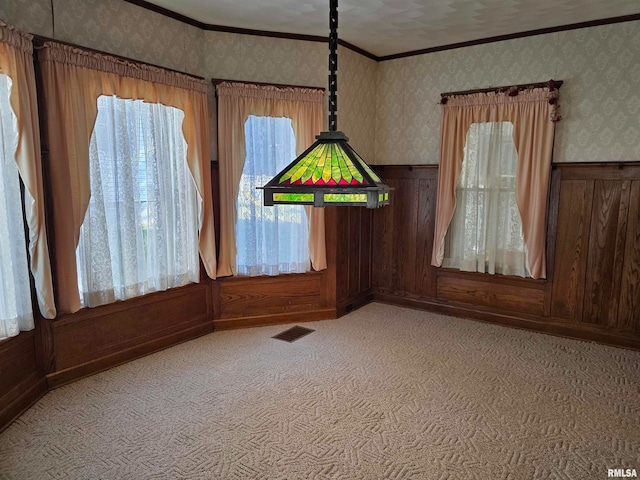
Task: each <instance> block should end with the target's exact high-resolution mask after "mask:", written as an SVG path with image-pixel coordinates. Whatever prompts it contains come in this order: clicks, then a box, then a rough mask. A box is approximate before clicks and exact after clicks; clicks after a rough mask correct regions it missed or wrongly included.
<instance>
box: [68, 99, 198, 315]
mask: <svg viewBox="0 0 640 480" xmlns="http://www.w3.org/2000/svg"><path fill="white" fill-rule="evenodd" d="M183 118H184V112H183V111H182V110H179V109H177V108H174V107H167V106H164V105H160V104H152V103H146V102H143V101H140V100H135V101H134V100H125V99H121V98H117V97H115V96H101V97H99V98H98V117H97V119H96V123H95V128H94V130H93V134H92V136H91V143H90V151H89V157H90V182H91V199H90V202H89V208H88V209H87V213H86V216H85V219H84V223H83V224H82V228H81V229H80V241H79V243H78V248H77V251H76V258H77V264H78V286H79V289H80V298H81V302H82V305H83V306H90V307H93V306H97V305H103V304H106V303H110V302H113V301H115V300H124V299H127V298H132V297H136V296H139V295H143V294H145V293H148V292H153V291H158V290H166V289H167V288H171V287H177V286H181V285H185V284H187V283H190V282H198V281H199V278H200V264H199V260H198V258H199V257H198V225H199V215H200V212H201V209H200V198H199V196H198V194H197V191H196V188H195V184H194V181H193V177H192V176H191V173H190V171H189V168H188V165H187V160H186V150H187V144H186V142H185V139H184V136H183V133H182V121H183Z"/></svg>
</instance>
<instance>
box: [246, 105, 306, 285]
mask: <svg viewBox="0 0 640 480" xmlns="http://www.w3.org/2000/svg"><path fill="white" fill-rule="evenodd" d="M244 131H245V139H246V160H245V163H244V168H243V171H242V176H241V177H240V187H239V190H238V198H237V204H236V208H237V220H236V228H235V233H236V248H237V255H236V272H237V273H238V274H240V275H250V276H255V275H278V274H280V273H304V272H307V271H309V270H310V261H309V227H308V223H307V214H306V212H305V209H304V207H302V206H300V205H277V206H273V207H264V206H263V205H262V191H261V190H257V189H256V187H261V186H263V185H264V184H265V183H267V182H268V181H269V180H271V178H273V176H274V175H276V174H277V173H278V172H279V171H280V170H282V169H283V168H284V167H286V166H287V165H288V164H289V163H291V162H292V161H293V160H294V159H295V157H296V154H295V153H296V141H295V136H294V133H293V128H292V126H291V120H290V119H289V118H275V117H259V116H255V115H249V117H248V119H247V121H246V122H245V125H244Z"/></svg>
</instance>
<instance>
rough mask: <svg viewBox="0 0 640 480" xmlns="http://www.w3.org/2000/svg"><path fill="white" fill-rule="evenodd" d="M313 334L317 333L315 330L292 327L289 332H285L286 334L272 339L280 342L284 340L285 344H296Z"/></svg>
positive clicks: (280, 334)
mask: <svg viewBox="0 0 640 480" xmlns="http://www.w3.org/2000/svg"><path fill="white" fill-rule="evenodd" d="M311 332H315V330H311V329H310V328H305V327H300V326H298V325H296V326H295V327H292V328H290V329H289V330H285V331H284V332H282V333H279V334H278V335H275V336H273V337H271V338H277V339H278V340H284V341H285V342H295V341H296V340H298V339H299V338H302V337H304V336H305V335H309V334H310V333H311Z"/></svg>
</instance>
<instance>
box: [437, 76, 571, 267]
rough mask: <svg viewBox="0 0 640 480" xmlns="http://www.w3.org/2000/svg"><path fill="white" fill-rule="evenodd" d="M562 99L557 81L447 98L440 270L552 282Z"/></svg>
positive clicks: (439, 222) (439, 213) (441, 179)
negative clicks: (549, 249)
mask: <svg viewBox="0 0 640 480" xmlns="http://www.w3.org/2000/svg"><path fill="white" fill-rule="evenodd" d="M557 99H558V90H557V87H556V86H555V83H554V82H553V81H550V82H549V84H548V85H546V86H538V85H535V84H534V85H531V86H530V87H527V88H524V89H519V88H510V89H499V90H496V91H479V92H469V93H464V94H451V95H450V96H447V97H444V98H443V99H442V100H443V101H442V123H441V125H442V128H441V131H440V165H439V168H438V191H437V197H438V200H437V203H436V219H435V226H434V233H433V252H432V254H431V264H432V265H434V266H436V267H440V266H443V265H447V266H451V267H455V268H460V269H461V270H469V271H477V272H483V273H502V274H504V275H520V276H523V277H524V276H530V277H532V278H534V279H538V278H545V277H546V275H547V268H546V237H547V232H546V221H547V219H546V213H547V193H548V191H549V174H550V171H551V159H552V154H553V136H554V131H555V122H557V121H558V119H559V117H558V115H557ZM454 217H455V218H454Z"/></svg>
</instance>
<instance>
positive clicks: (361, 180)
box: [344, 153, 364, 183]
mask: <svg viewBox="0 0 640 480" xmlns="http://www.w3.org/2000/svg"><path fill="white" fill-rule="evenodd" d="M344 156H345V158H346V160H347V168H349V171H350V172H351V175H352V176H353V178H355V179H356V182H358V183H364V177H363V176H362V174H361V173H360V171H359V170H358V169H357V168H356V166H355V165H354V164H353V162H352V161H351V158H349V156H348V155H347V154H346V153H345V154H344Z"/></svg>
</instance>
